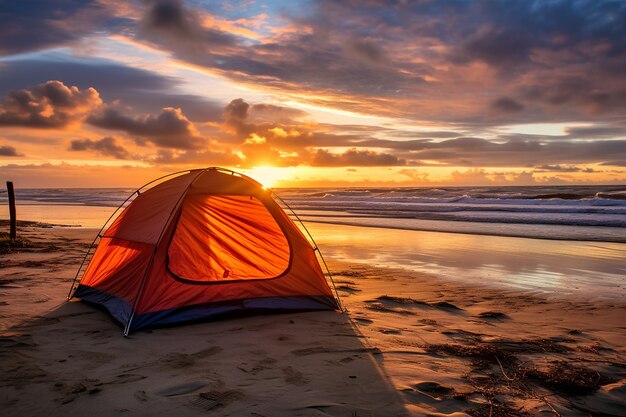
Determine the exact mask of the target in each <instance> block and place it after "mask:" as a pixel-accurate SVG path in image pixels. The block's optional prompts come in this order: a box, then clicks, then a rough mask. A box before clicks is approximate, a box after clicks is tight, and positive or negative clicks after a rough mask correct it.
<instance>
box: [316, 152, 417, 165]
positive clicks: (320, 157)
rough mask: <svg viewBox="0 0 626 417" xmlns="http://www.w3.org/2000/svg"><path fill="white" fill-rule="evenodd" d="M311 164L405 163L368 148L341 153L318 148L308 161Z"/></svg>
mask: <svg viewBox="0 0 626 417" xmlns="http://www.w3.org/2000/svg"><path fill="white" fill-rule="evenodd" d="M310 164H311V166H316V167H320V166H321V167H334V166H362V167H363V166H370V167H373V166H397V165H405V164H406V161H405V160H403V159H399V158H398V157H396V156H394V155H391V154H387V153H379V152H373V151H368V150H358V149H349V150H347V151H345V152H343V153H337V154H334V153H331V152H329V151H327V150H325V149H318V150H317V152H316V153H315V155H314V156H313V159H312V160H311V162H310Z"/></svg>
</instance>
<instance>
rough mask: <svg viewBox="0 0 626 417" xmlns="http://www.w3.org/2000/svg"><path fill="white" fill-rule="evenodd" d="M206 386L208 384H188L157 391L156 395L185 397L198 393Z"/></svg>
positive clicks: (197, 382) (198, 382) (199, 382)
mask: <svg viewBox="0 0 626 417" xmlns="http://www.w3.org/2000/svg"><path fill="white" fill-rule="evenodd" d="M206 385H207V383H206V382H201V381H196V382H187V383H186V384H179V385H174V386H171V387H167V388H164V389H161V390H159V391H156V392H155V394H156V395H160V396H161V397H175V396H177V395H185V394H189V393H191V392H194V391H197V390H199V389H200V388H204V387H206Z"/></svg>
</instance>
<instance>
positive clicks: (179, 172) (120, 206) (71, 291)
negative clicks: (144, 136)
mask: <svg viewBox="0 0 626 417" xmlns="http://www.w3.org/2000/svg"><path fill="white" fill-rule="evenodd" d="M184 172H190V170H185V171H178V172H172V173H171V174H167V175H163V176H161V177H159V178H157V179H154V180H152V181H150V182H147V183H145V184H144V185H142V186H141V187H139V188H137V189H136V190H135V191H133V192H132V193H131V194H130V195H129V196H128V197H127V198H126V200H124V201H123V202H122V204H120V205H119V206H118V207H117V208H116V209H115V211H114V212H113V214H111V215H110V216H109V218H108V219H107V221H106V222H104V224H103V225H102V227H101V228H100V230H99V231H98V234H97V235H96V237H95V238H94V239H93V242H91V246H89V249H87V252H86V253H85V256H84V257H83V260H82V262H81V263H80V266H79V267H78V271H76V275H75V276H74V280H73V281H72V286H71V287H70V291H69V292H68V293H67V300H68V301H69V300H70V299H71V298H72V297H73V294H74V289H75V285H76V281H77V280H78V276H79V275H80V271H81V270H82V269H83V266H84V265H85V262H86V261H87V257H89V254H90V253H91V250H92V249H93V247H94V245H96V242H97V241H98V239H100V238H101V237H102V231H103V230H104V228H105V227H106V226H107V224H108V223H109V222H110V221H111V219H113V217H114V216H115V214H116V213H117V212H118V211H119V210H120V209H121V208H122V207H123V206H124V204H126V203H127V202H128V200H130V199H131V198H132V196H134V195H135V194H137V195H139V194H140V191H141V190H143V189H144V188H146V187H147V186H149V185H150V184H154V183H155V182H157V181H160V180H162V179H164V178H167V177H171V176H172V175H177V174H182V173H184ZM81 279H82V277H81ZM78 282H79V283H80V280H78Z"/></svg>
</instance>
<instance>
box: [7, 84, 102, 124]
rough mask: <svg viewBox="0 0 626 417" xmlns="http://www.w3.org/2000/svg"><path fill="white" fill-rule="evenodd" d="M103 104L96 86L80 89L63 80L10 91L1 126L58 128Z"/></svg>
mask: <svg viewBox="0 0 626 417" xmlns="http://www.w3.org/2000/svg"><path fill="white" fill-rule="evenodd" d="M101 104H102V100H101V99H100V95H99V94H98V91H96V90H95V89H94V88H87V89H84V90H80V89H79V88H78V87H74V86H72V87H68V86H66V85H65V84H63V83H62V82H60V81H48V82H46V83H43V84H39V85H36V86H35V87H32V88H30V89H22V90H14V91H10V92H9V93H8V94H7V95H6V96H5V97H4V99H3V100H2V102H0V126H25V127H36V128H58V127H63V126H66V125H67V124H69V123H71V122H76V121H79V120H81V119H82V118H83V117H84V116H85V115H86V114H87V113H89V112H90V111H92V110H93V109H95V108H97V107H98V106H100V105H101Z"/></svg>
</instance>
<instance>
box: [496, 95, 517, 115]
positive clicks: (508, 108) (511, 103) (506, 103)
mask: <svg viewBox="0 0 626 417" xmlns="http://www.w3.org/2000/svg"><path fill="white" fill-rule="evenodd" d="M491 107H492V108H493V109H495V110H497V111H500V112H503V113H515V112H518V111H521V110H523V109H524V106H523V105H521V104H520V103H518V102H517V101H515V100H513V99H512V98H508V97H501V98H499V99H497V100H495V101H494V102H493V103H492V104H491Z"/></svg>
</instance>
